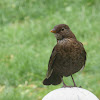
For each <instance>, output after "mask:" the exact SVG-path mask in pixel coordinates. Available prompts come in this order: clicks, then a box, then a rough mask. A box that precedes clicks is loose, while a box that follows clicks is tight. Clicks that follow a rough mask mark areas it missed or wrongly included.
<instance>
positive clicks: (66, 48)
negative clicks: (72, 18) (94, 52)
mask: <svg viewBox="0 0 100 100" xmlns="http://www.w3.org/2000/svg"><path fill="white" fill-rule="evenodd" d="M51 32H52V33H54V34H55V37H56V39H57V44H56V45H55V47H54V48H53V51H52V54H51V57H50V60H49V64H48V72H47V77H46V78H45V79H44V81H43V84H44V85H51V84H52V85H57V84H60V83H61V82H63V76H65V77H67V76H71V77H72V74H74V73H76V72H78V71H79V70H81V69H83V68H84V66H85V61H86V52H85V49H84V47H83V44H82V43H81V42H79V41H78V40H77V39H76V37H75V35H74V34H73V33H72V31H71V30H70V28H69V27H68V25H66V24H59V25H56V26H55V27H54V28H53V29H52V30H51ZM72 80H73V83H74V86H76V84H75V82H74V79H73V77H72ZM63 85H64V87H66V86H67V85H65V83H64V82H63Z"/></svg>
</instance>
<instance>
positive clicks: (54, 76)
mask: <svg viewBox="0 0 100 100" xmlns="http://www.w3.org/2000/svg"><path fill="white" fill-rule="evenodd" d="M61 81H62V80H61V77H60V76H59V75H58V74H56V73H54V72H52V74H51V76H50V77H49V78H46V79H44V81H43V84H44V85H51V84H52V85H57V84H60V83H61Z"/></svg>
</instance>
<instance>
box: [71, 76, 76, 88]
mask: <svg viewBox="0 0 100 100" xmlns="http://www.w3.org/2000/svg"><path fill="white" fill-rule="evenodd" d="M71 78H72V80H73V83H74V87H77V86H76V84H75V81H74V78H73V76H72V75H71Z"/></svg>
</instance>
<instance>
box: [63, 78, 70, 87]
mask: <svg viewBox="0 0 100 100" xmlns="http://www.w3.org/2000/svg"><path fill="white" fill-rule="evenodd" d="M62 83H63V87H62V88H65V87H70V88H71V87H72V86H67V85H66V84H65V83H64V81H63V79H62Z"/></svg>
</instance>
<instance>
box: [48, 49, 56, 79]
mask: <svg viewBox="0 0 100 100" xmlns="http://www.w3.org/2000/svg"><path fill="white" fill-rule="evenodd" d="M56 56H57V51H56V50H55V47H54V48H53V50H52V54H51V56H50V60H49V63H48V72H47V78H49V77H50V75H51V74H52V71H53V64H54V62H55V59H56Z"/></svg>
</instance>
